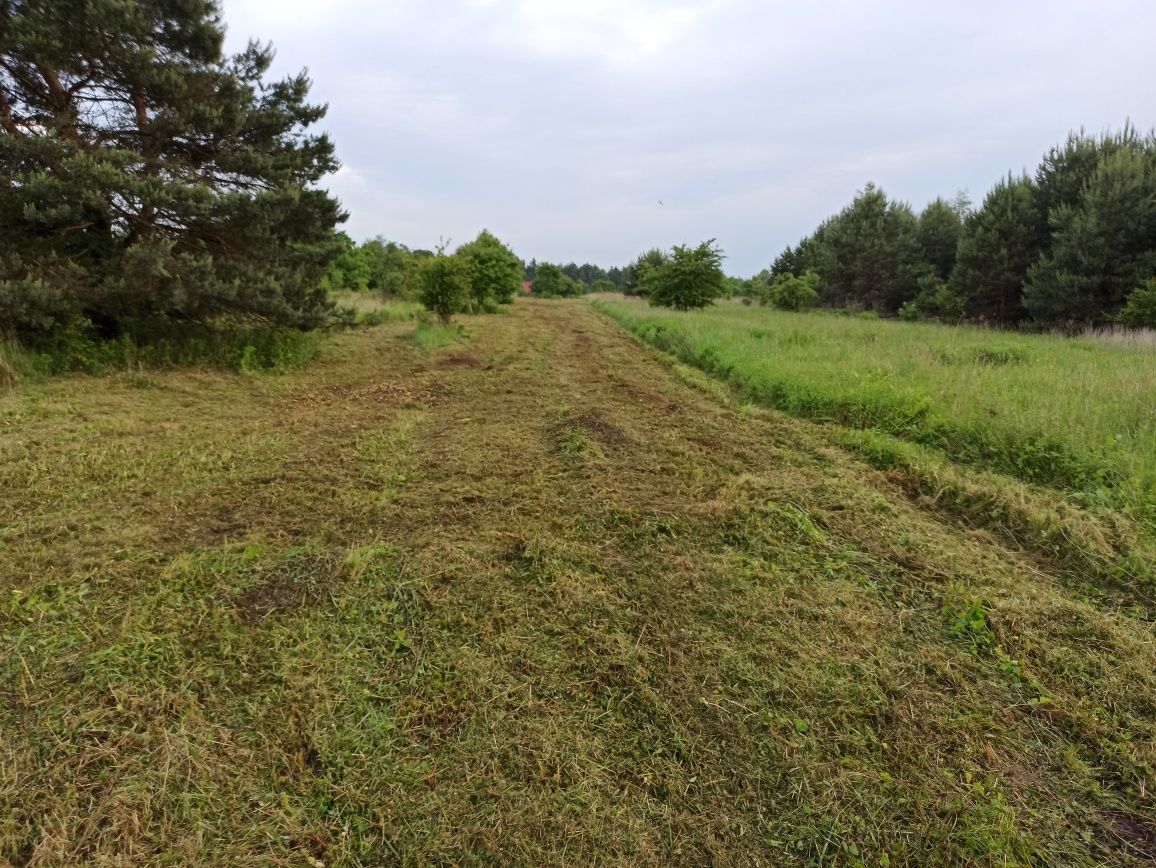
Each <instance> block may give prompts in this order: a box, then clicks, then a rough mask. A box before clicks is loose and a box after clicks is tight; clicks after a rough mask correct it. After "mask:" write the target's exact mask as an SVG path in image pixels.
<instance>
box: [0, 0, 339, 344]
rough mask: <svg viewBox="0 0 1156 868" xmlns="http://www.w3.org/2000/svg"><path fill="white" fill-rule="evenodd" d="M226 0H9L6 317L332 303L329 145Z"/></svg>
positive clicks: (50, 324) (333, 220)
mask: <svg viewBox="0 0 1156 868" xmlns="http://www.w3.org/2000/svg"><path fill="white" fill-rule="evenodd" d="M223 41H224V25H223V23H222V20H221V13H220V7H219V4H218V2H217V0H135V2H132V3H126V2H123V0H0V128H2V129H3V135H2V136H0V172H2V173H3V176H4V178H5V180H6V182H7V183H5V184H4V185H2V186H0V330H3V331H9V332H16V333H19V334H23V335H33V336H34V335H35V334H36V333H38V332H43V331H46V330H50V329H52V328H54V327H55V326H58V325H59V324H61V323H63V322H66V321H69V320H75V319H87V320H90V321H92V322H94V323H96V324H97V325H98V326H100V327H101V328H102V329H103V330H104V331H106V332H109V333H115V332H116V331H118V330H120V329H121V328H123V327H124V326H125V325H126V324H128V323H131V322H133V321H137V320H141V319H147V318H155V317H173V318H180V319H190V320H206V319H210V318H213V317H217V316H220V315H228V314H233V315H243V316H247V317H258V318H263V319H265V320H268V321H270V322H274V323H279V324H285V325H291V326H296V327H311V326H315V325H317V324H319V323H321V322H322V321H323V320H324V319H325V317H326V315H327V311H328V302H327V301H326V298H325V292H324V289H323V287H322V278H323V276H324V274H325V272H326V271H327V269H328V266H329V264H330V262H331V261H332V260H333V259H334V258H335V257H336V256H337V255H338V254H339V253H340V251H341V242H340V240H339V239H338V238H337V236H336V234H335V233H334V231H333V230H334V227H335V225H336V224H337V223H338V222H340V221H341V220H342V219H343V215H342V214H341V212H340V208H339V205H338V203H337V202H336V201H335V200H334V199H333V198H332V197H330V196H329V195H328V194H327V193H326V192H325V191H323V190H320V189H318V188H317V187H316V184H317V182H319V181H320V180H321V179H322V178H324V176H325V175H326V174H328V173H330V172H332V171H333V170H334V169H336V167H337V163H336V160H335V159H334V155H333V145H332V143H331V142H330V141H329V140H328V138H327V137H326V136H324V135H308V134H306V132H305V130H306V129H307V128H308V127H309V126H310V125H312V124H313V123H315V122H316V121H318V120H319V119H320V118H321V117H323V115H324V113H325V109H324V107H320V106H314V105H310V104H309V103H308V102H307V101H306V100H307V97H308V92H309V87H310V82H309V79H308V78H307V77H306V76H305V75H304V74H301V75H298V76H295V77H292V78H289V79H287V80H284V81H279V82H266V81H265V80H264V78H265V75H266V73H267V71H268V69H269V66H270V64H271V62H272V59H273V51H272V48H271V47H270V46H267V45H260V44H256V43H252V44H250V45H249V47H248V48H247V49H246V50H245V51H243V52H241V53H240V54H239V55H237V56H235V57H226V56H225V55H224V54H223Z"/></svg>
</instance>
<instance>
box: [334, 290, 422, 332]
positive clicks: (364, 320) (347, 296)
mask: <svg viewBox="0 0 1156 868" xmlns="http://www.w3.org/2000/svg"><path fill="white" fill-rule="evenodd" d="M329 297H330V298H331V299H332V300H333V302H334V304H336V305H337V315H338V320H339V321H340V322H342V323H343V324H345V325H352V326H374V325H383V324H384V323H394V322H408V321H410V320H412V319H416V318H417V317H418V316H419V315H420V314H421V312H422V311H423V310H425V308H424V307H422V306H421V305H420V304H419V303H418V302H416V301H400V300H392V299H391V300H386V299H384V298H382V297H381V296H380V295H378V294H375V293H372V292H355V291H354V290H350V289H342V290H334V291H332V292H330V294H329Z"/></svg>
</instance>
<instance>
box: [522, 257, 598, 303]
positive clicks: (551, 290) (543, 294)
mask: <svg viewBox="0 0 1156 868" xmlns="http://www.w3.org/2000/svg"><path fill="white" fill-rule="evenodd" d="M533 287H534V295H536V296H538V297H539V298H574V297H575V296H579V295H582V293H583V292H584V291H585V288H586V287H585V285H584V284H581V283H579V282H578V281H576V280H574V279H573V278H572V277H569V276H568V275H567V274H566V272H565V271H563V270H562V267H561V266H559V265H554V264H552V263H549V262H539V263H537V269H536V270H535V273H534V284H533Z"/></svg>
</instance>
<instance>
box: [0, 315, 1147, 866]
mask: <svg viewBox="0 0 1156 868" xmlns="http://www.w3.org/2000/svg"><path fill="white" fill-rule="evenodd" d="M413 329H414V327H413V325H412V324H395V325H387V326H381V327H377V328H372V329H364V330H356V331H349V332H346V333H343V334H341V335H339V336H337V337H336V338H335V339H334V340H333V341H332V342H327V343H326V344H325V345H324V346H323V347H322V349H321V354H320V356H319V359H318V360H317V361H316V362H315V363H314V364H313V365H311V366H309V367H307V368H304V369H298V370H294V371H290V372H288V373H285V374H283V375H281V376H277V377H239V376H236V375H228V374H223V373H219V372H206V371H199V372H197V371H194V372H188V371H185V372H182V371H172V372H159V373H156V374H154V375H153V376H152V377H151V378H150V381H149V382H148V383H147V384H143V385H142V384H140V383H133V382H128V381H126V380H125V379H123V378H121V377H108V378H100V379H94V378H85V377H71V378H67V379H63V380H50V381H42V382H36V383H21V384H19V385H18V386H17V388H16V389H15V390H12V391H9V392H8V393H6V394H3V395H0V510H2V511H0V647H3V648H4V649H5V653H4V654H3V655H0V863H2V862H4V861H5V860H7V861H9V862H12V863H13V864H17V865H64V864H117V865H119V864H125V865H128V864H133V865H149V864H206V865H220V864H229V865H314V866H315V865H318V864H324V865H329V866H340V865H350V866H358V865H367V866H368V865H383V864H406V865H408V864H494V863H502V864H525V865H544V864H594V863H610V864H622V863H633V864H639V865H667V864H695V865H698V864H723V865H730V864H751V865H754V864H762V865H776V866H777V865H788V866H790V865H847V866H855V865H871V866H877V865H892V866H897V865H930V864H951V865H984V866H987V865H990V866H997V865H998V866H1007V865H1045V864H1047V865H1051V864H1054V865H1089V866H1090V865H1141V864H1146V863H1147V862H1148V861H1150V860H1151V859H1152V858H1156V803H1154V798H1156V777H1154V769H1156V641H1154V639H1156V636H1154V635H1153V615H1154V614H1156V607H1154V606H1152V605H1151V604H1149V603H1148V602H1147V601H1145V600H1143V599H1139V598H1134V597H1132V596H1130V595H1129V594H1128V593H1127V592H1125V591H1121V592H1120V593H1119V594H1117V593H1115V592H1113V591H1111V590H1108V591H1104V592H1102V593H1101V592H1099V591H1097V592H1096V593H1091V592H1090V591H1087V590H1085V589H1083V588H1081V587H1078V586H1076V585H1074V584H1073V583H1071V582H1069V581H1068V579H1067V577H1065V576H1064V575H1062V574H1060V573H1059V572H1057V571H1056V570H1055V569H1054V568H1053V564H1052V562H1051V560H1049V559H1047V558H1042V557H1037V556H1036V555H1035V554H1034V553H1033V552H1031V551H1028V550H1026V549H1024V548H1022V547H1020V546H1017V545H1015V544H1013V541H1012V540H1011V539H1010V536H1007V535H1002V534H995V533H993V532H989V531H987V530H984V529H973V528H968V527H964V526H961V525H960V523H958V522H957V521H955V520H954V518H952V517H951V516H948V515H946V514H945V513H943V512H942V511H941V510H938V509H928V508H925V506H926V505H925V504H924V503H922V502H921V501H920V500H919V499H918V498H913V497H912V496H911V492H910V491H909V490H908V488H907V486H906V480H905V479H900V478H896V477H895V476H894V475H893V474H892V473H890V472H880V471H879V470H876V469H874V468H873V467H872V466H870V464H869V463H867V462H863V461H859V460H856V459H853V458H851V457H850V456H849V454H848V453H847V452H846V450H845V448H844V447H843V445H842V444H840V443H839V442H838V441H837V439H835V438H832V436H831V435H832V434H833V433H837V431H836V429H828V428H823V427H821V426H816V425H813V424H811V423H808V422H804V421H799V420H795V419H791V418H787V417H785V416H783V415H781V414H778V413H774V412H768V411H763V410H759V409H757V408H747V409H745V410H743V409H740V408H738V407H736V406H732V405H731V404H729V403H727V401H726V400H725V399H726V398H727V394H726V393H725V392H724V391H719V390H718V389H717V383H714V382H713V381H711V380H710V379H709V378H707V377H705V376H703V375H702V374H701V373H699V372H697V371H691V370H688V369H682V368H678V367H676V366H674V365H673V364H672V363H671V362H670V361H669V360H667V359H665V358H664V357H662V356H660V355H659V354H657V353H653V352H651V351H649V350H647V349H646V348H644V347H641V346H639V345H638V344H637V343H636V342H634V341H632V340H631V339H630V338H629V337H628V336H626V335H625V334H624V333H622V331H621V330H620V329H619V328H618V327H617V326H616V325H615V324H614V323H612V322H610V321H609V320H607V319H605V318H604V317H600V316H598V315H597V314H596V313H595V312H594V311H593V310H591V309H590V308H589V306H588V305H586V304H585V303H584V302H577V301H576V302H553V303H536V302H533V301H529V302H527V301H521V302H519V303H518V304H517V305H516V306H515V308H514V311H513V312H512V313H511V315H509V316H502V317H483V318H477V319H470V320H468V327H467V329H466V331H465V334H464V335H463V336H462V338H461V339H460V340H458V341H456V342H455V343H454V344H453V345H452V346H445V347H436V346H423V345H421V344H419V343H418V342H416V341H415V340H413V339H412V336H413ZM696 378H697V379H696ZM720 398H721V399H724V400H719V399H720ZM1040 496H1044V495H1043V494H1041V495H1040ZM1011 527H1012V528H1013V529H1014V525H1011Z"/></svg>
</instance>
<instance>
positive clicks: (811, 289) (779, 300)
mask: <svg viewBox="0 0 1156 868" xmlns="http://www.w3.org/2000/svg"><path fill="white" fill-rule="evenodd" d="M757 292H758V298H759V303H760V304H769V305H771V306H772V307H776V308H778V309H779V310H795V311H798V310H806V309H807V308H809V307H814V305H815V303H816V302H817V301H818V300H819V275H817V274H816V273H815V272H813V271H807V272H805V273H804V274H803V276H802V277H797V276H795V275H794V274H790V273H787V274H780V275H778V276H777V277H775V279H774V280H773V281H772V282H771V283H769V284H764V285H763V286H762V287H761V288H760V289H759V290H757Z"/></svg>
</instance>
